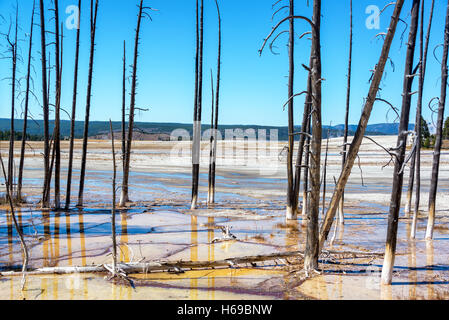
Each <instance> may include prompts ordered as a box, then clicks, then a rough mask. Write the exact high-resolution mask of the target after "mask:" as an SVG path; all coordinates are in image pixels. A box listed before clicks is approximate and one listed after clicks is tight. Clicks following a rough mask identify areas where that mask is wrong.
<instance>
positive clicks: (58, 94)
mask: <svg viewBox="0 0 449 320" xmlns="http://www.w3.org/2000/svg"><path fill="white" fill-rule="evenodd" d="M54 5H55V7H54V14H55V16H54V20H55V66H56V77H55V81H56V83H55V88H56V96H55V128H54V130H55V142H54V148H55V156H56V158H55V209H56V210H58V209H60V206H61V199H60V197H61V194H60V193H61V185H60V183H61V177H60V176H61V133H60V131H61V129H60V124H61V69H62V68H61V47H60V39H59V0H54Z"/></svg>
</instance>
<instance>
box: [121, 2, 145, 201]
mask: <svg viewBox="0 0 449 320" xmlns="http://www.w3.org/2000/svg"><path fill="white" fill-rule="evenodd" d="M142 12H143V0H140V7H139V15H138V19H137V28H136V39H135V44H134V62H133V74H132V84H131V102H130V107H129V123H128V141H127V143H126V153H125V169H124V171H123V183H122V194H121V197H120V206H121V207H124V206H126V203H127V202H128V201H129V195H128V190H129V188H128V181H129V167H130V160H131V146H132V142H133V131H134V110H135V107H136V89H137V57H138V56H139V34H140V24H141V21H142Z"/></svg>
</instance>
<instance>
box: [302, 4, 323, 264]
mask: <svg viewBox="0 0 449 320" xmlns="http://www.w3.org/2000/svg"><path fill="white" fill-rule="evenodd" d="M320 28H321V0H315V1H314V2H313V19H312V52H313V53H312V66H313V68H312V71H311V73H312V110H311V114H312V119H311V121H312V139H311V141H310V144H311V152H310V187H311V190H310V201H309V208H308V212H307V213H306V214H307V237H306V250H305V255H304V270H305V271H306V272H311V271H313V270H316V269H318V256H319V213H320V188H321V185H320V173H321V172H320V171H321V165H320V164H321V141H322V124H321V83H322V78H321V38H320Z"/></svg>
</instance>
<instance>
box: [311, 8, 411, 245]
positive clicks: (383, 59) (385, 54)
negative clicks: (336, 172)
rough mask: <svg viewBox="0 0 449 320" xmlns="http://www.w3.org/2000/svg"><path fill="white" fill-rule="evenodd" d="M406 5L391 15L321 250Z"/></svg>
mask: <svg viewBox="0 0 449 320" xmlns="http://www.w3.org/2000/svg"><path fill="white" fill-rule="evenodd" d="M403 5H404V0H398V1H397V2H396V6H395V9H394V13H393V15H392V17H391V23H390V27H389V29H388V32H387V35H386V36H385V41H384V45H383V48H382V53H381V54H380V58H379V62H378V64H377V66H376V68H375V71H374V75H373V78H372V81H371V86H370V89H369V92H368V97H367V99H366V102H365V106H364V108H363V111H362V116H361V118H360V122H359V125H358V128H357V131H356V133H355V135H354V139H353V141H352V143H351V146H350V147H349V150H348V153H347V157H346V162H345V167H344V169H343V171H342V173H341V175H340V178H339V180H338V182H337V185H336V187H335V191H334V194H333V196H332V200H331V203H330V205H329V209H328V211H327V212H326V217H325V219H324V222H323V225H322V227H321V231H320V250H321V249H322V248H323V245H324V242H325V241H326V240H327V237H328V235H329V232H330V230H331V227H332V223H333V222H334V218H335V214H336V212H337V209H338V207H339V204H340V201H341V196H342V194H343V192H344V189H345V187H346V183H347V182H348V179H349V176H350V175H351V171H352V168H353V166H354V162H355V159H356V158H357V155H358V153H359V149H360V145H361V144H362V141H363V137H364V135H365V132H366V127H367V125H368V121H369V118H370V115H371V111H372V109H373V106H374V102H375V101H376V96H377V92H378V90H379V85H380V82H381V80H382V77H383V73H384V70H385V65H386V62H387V60H388V56H389V52H390V48H391V43H392V42H393V38H394V35H395V33H396V27H397V24H398V21H399V16H400V14H401V10H402V7H403Z"/></svg>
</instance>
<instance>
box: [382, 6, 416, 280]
mask: <svg viewBox="0 0 449 320" xmlns="http://www.w3.org/2000/svg"><path fill="white" fill-rule="evenodd" d="M419 4H420V0H413V6H412V11H411V24H410V33H409V38H408V43H407V54H406V60H405V72H404V88H403V92H402V112H401V120H400V124H399V134H398V143H397V148H396V149H395V152H396V153H395V154H396V157H395V158H396V161H395V166H394V171H393V189H392V193H391V202H390V213H389V216H388V230H387V241H386V247H385V257H384V264H383V268H382V283H383V284H391V280H392V275H393V268H394V260H395V254H396V242H397V232H398V222H399V211H400V209H401V196H402V187H403V180H404V166H405V165H406V162H405V152H406V147H407V139H408V136H409V132H408V126H409V121H410V106H411V99H412V84H413V78H414V77H413V68H414V65H413V60H414V55H415V46H416V36H417V32H418V24H419V9H420V6H419Z"/></svg>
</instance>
